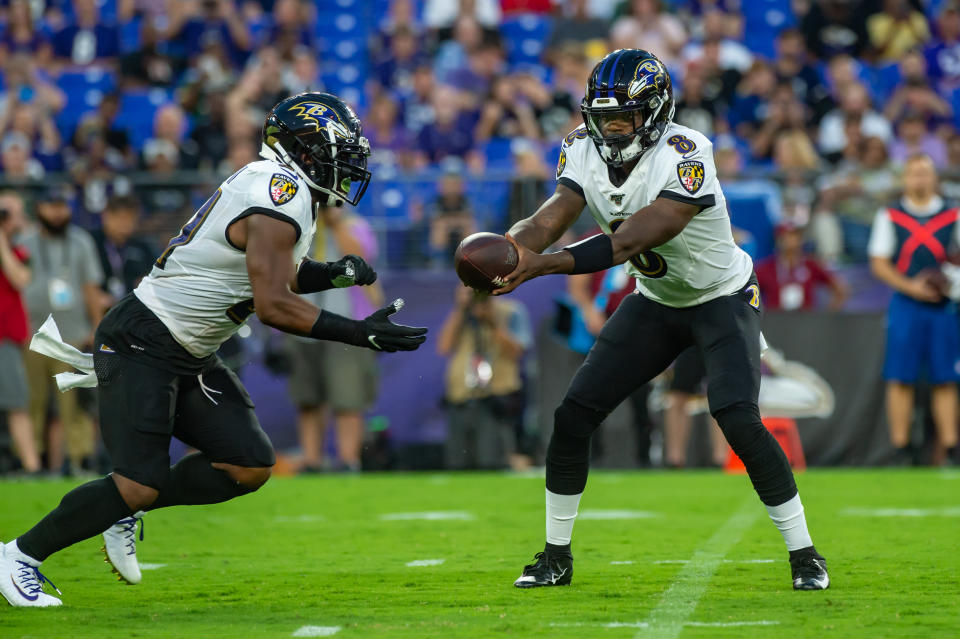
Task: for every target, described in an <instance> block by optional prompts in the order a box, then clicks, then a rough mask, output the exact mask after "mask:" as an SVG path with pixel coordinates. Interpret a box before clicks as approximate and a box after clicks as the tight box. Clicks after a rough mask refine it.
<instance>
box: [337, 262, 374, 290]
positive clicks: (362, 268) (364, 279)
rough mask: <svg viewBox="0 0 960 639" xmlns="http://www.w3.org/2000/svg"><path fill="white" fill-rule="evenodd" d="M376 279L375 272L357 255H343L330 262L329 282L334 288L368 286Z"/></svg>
mask: <svg viewBox="0 0 960 639" xmlns="http://www.w3.org/2000/svg"><path fill="white" fill-rule="evenodd" d="M376 281H377V272H376V271H375V270H373V267H372V266H370V265H369V264H367V263H366V261H364V259H363V258H362V257H359V256H357V255H345V256H344V257H341V258H340V259H339V260H337V261H336V262H331V263H330V283H331V284H333V285H334V286H335V287H336V288H346V287H348V286H369V285H370V284H373V283H374V282H376Z"/></svg>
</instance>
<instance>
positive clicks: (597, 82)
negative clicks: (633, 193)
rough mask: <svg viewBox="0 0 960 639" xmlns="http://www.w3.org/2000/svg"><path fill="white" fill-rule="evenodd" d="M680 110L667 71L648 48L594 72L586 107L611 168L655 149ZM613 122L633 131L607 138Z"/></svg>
mask: <svg viewBox="0 0 960 639" xmlns="http://www.w3.org/2000/svg"><path fill="white" fill-rule="evenodd" d="M674 109H675V103H674V99H673V85H672V83H671V82H670V74H669V73H668V72H667V68H666V67H665V66H663V63H662V62H660V60H659V59H658V58H657V56H655V55H653V54H652V53H650V52H649V51H644V50H643V49H618V50H616V51H614V52H613V53H609V54H607V56H606V57H604V58H603V60H601V61H600V62H599V63H597V66H595V67H594V68H593V72H592V73H591V74H590V80H589V81H588V82H587V92H586V95H584V97H583V101H582V102H581V103H580V111H581V112H582V113H583V121H584V123H586V125H587V133H588V134H589V135H590V139H592V140H593V143H594V145H596V147H597V151H598V152H599V153H600V156H601V157H602V158H603V160H604V162H606V163H607V164H608V165H610V166H621V165H622V164H623V163H624V162H629V161H630V160H633V159H636V158H638V157H640V155H642V154H643V152H644V151H646V150H647V149H649V148H650V147H652V146H653V145H655V144H656V143H657V140H659V139H660V136H661V135H663V131H664V129H666V128H667V125H668V124H670V122H671V121H672V120H673V112H674ZM611 120H625V121H626V122H629V123H630V124H631V127H632V129H633V131H632V132H631V133H626V134H612V133H611V134H609V135H605V134H604V129H605V128H606V126H605V125H607V124H608V123H609V122H610V121H611Z"/></svg>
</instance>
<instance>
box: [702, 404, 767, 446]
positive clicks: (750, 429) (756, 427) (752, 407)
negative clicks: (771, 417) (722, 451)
mask: <svg viewBox="0 0 960 639" xmlns="http://www.w3.org/2000/svg"><path fill="white" fill-rule="evenodd" d="M713 417H714V419H716V420H717V424H718V425H719V426H720V430H722V431H723V436H724V437H726V438H727V443H729V444H730V448H732V449H733V450H734V451H735V452H737V451H739V450H740V449H743V448H749V447H750V446H751V444H752V443H753V442H755V441H756V440H757V439H758V438H763V437H764V434H767V435H769V434H770V433H769V432H768V431H767V429H766V427H764V425H763V421H762V420H761V418H760V409H759V408H758V407H757V405H756V404H752V403H751V404H747V403H740V404H733V405H732V406H727V407H726V408H723V409H721V410H719V411H718V412H716V413H715V414H714V415H713ZM737 454H738V455H739V454H740V453H739V452H737Z"/></svg>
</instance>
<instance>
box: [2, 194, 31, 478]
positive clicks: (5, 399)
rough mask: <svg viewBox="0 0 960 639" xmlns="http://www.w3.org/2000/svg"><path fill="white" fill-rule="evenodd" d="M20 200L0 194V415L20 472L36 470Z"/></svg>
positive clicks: (26, 265)
mask: <svg viewBox="0 0 960 639" xmlns="http://www.w3.org/2000/svg"><path fill="white" fill-rule="evenodd" d="M23 208H24V207H23V200H22V199H20V196H19V195H17V194H16V193H14V192H12V191H5V192H3V193H0V412H2V413H6V416H7V428H8V429H9V430H10V439H11V440H12V441H13V445H14V447H15V448H16V453H17V456H18V457H19V458H20V464H21V466H22V467H23V470H24V471H26V472H28V473H36V472H38V471H39V470H40V457H39V456H38V455H37V450H36V447H35V446H34V443H33V427H32V426H31V424H30V414H29V413H28V412H27V405H28V402H29V391H28V389H27V373H26V370H25V369H24V367H23V348H24V345H25V344H26V342H27V337H28V335H29V330H28V322H27V311H26V308H25V307H24V304H23V295H22V293H21V291H23V289H24V288H26V286H27V284H29V283H30V267H29V255H28V253H27V251H26V250H25V249H24V248H23V247H22V246H18V245H16V244H14V243H13V239H12V238H13V237H15V236H16V235H17V234H18V233H20V231H22V230H23V227H24V224H25V216H24V211H23Z"/></svg>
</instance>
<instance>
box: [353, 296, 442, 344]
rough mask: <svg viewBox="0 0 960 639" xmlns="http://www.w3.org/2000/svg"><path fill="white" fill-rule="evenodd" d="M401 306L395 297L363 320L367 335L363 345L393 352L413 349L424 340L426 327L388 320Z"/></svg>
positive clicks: (400, 302) (400, 300) (401, 301)
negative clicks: (391, 301)
mask: <svg viewBox="0 0 960 639" xmlns="http://www.w3.org/2000/svg"><path fill="white" fill-rule="evenodd" d="M401 308H403V300H402V299H396V300H394V301H393V303H392V304H389V305H388V306H384V307H383V308H381V309H380V310H379V311H376V312H375V313H373V314H372V315H371V316H370V317H368V318H366V319H364V320H363V328H364V331H365V334H366V336H367V343H366V344H364V346H366V347H367V348H371V349H373V350H376V351H386V352H387V353H395V352H397V351H415V350H417V349H418V348H419V347H420V345H421V344H423V343H424V342H425V341H426V339H427V329H426V328H424V327H415V326H404V325H403V324H394V323H393V322H391V321H390V316H391V315H393V314H394V313H396V312H397V311H399V310H400V309H401Z"/></svg>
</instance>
